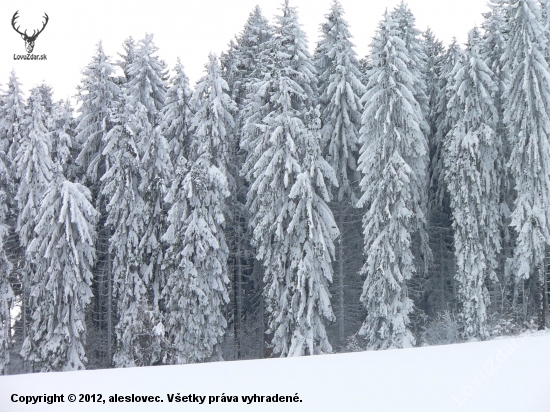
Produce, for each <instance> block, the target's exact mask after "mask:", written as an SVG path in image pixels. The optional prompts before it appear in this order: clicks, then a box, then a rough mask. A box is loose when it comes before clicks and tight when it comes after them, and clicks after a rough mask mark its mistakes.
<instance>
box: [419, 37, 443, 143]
mask: <svg viewBox="0 0 550 412" xmlns="http://www.w3.org/2000/svg"><path fill="white" fill-rule="evenodd" d="M422 37H423V49H424V54H425V56H426V61H425V64H424V79H425V83H426V97H427V99H428V116H427V118H426V120H427V122H428V125H429V127H430V137H431V139H432V141H430V152H432V149H431V147H432V146H433V136H434V135H435V133H436V130H437V124H436V119H437V106H438V103H439V101H438V97H439V86H440V83H439V80H440V78H441V65H442V60H443V52H444V51H445V49H444V47H443V43H442V42H441V41H440V40H438V39H437V38H436V37H435V34H434V32H433V31H432V29H430V28H429V27H428V29H427V30H426V31H425V32H424V33H422Z"/></svg>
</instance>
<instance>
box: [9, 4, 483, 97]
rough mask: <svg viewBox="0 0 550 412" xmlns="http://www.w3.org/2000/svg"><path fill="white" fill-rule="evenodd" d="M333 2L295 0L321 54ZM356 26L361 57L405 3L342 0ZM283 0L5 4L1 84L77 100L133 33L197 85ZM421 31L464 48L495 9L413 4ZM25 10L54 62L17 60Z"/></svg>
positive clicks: (39, 49)
mask: <svg viewBox="0 0 550 412" xmlns="http://www.w3.org/2000/svg"><path fill="white" fill-rule="evenodd" d="M331 1H332V0H291V5H292V6H297V7H298V12H299V18H300V22H301V23H302V25H303V27H304V29H305V31H306V33H307V35H308V38H309V43H310V50H313V49H314V45H315V42H316V41H317V38H318V34H319V25H320V24H321V23H322V22H323V21H324V16H325V15H326V14H327V12H328V9H329V5H330V4H331ZM340 1H341V3H342V4H343V6H344V10H345V11H346V18H347V20H348V22H349V23H350V26H351V32H352V34H353V36H354V43H355V45H356V51H357V53H358V55H359V56H360V57H363V56H364V55H365V54H367V52H368V48H369V44H370V41H371V38H372V36H373V34H374V32H375V30H376V27H377V23H378V22H379V21H380V19H381V17H382V15H383V13H384V10H385V9H386V8H389V9H392V8H393V7H395V6H396V5H397V4H398V3H399V1H400V0H340ZM281 3H282V0H232V1H229V0H193V1H191V0H179V1H176V0H147V1H146V0H134V1H126V0H110V1H107V0H90V1H86V2H84V1H74V0H73V1H61V0H58V1H48V0H40V1H38V0H35V1H24V0H20V1H12V0H2V1H1V2H0V38H1V39H2V40H1V43H0V84H1V86H2V88H3V87H4V85H5V84H6V82H7V80H8V76H9V73H10V71H11V70H12V69H15V71H16V73H17V75H18V77H19V79H20V81H21V82H22V83H23V89H24V91H25V92H26V91H27V90H28V89H29V88H30V87H32V86H34V85H37V84H39V83H41V82H42V81H43V80H44V81H45V82H46V83H47V84H49V85H51V86H52V87H53V89H54V97H55V98H56V99H63V98H66V97H69V96H74V95H75V93H76V86H77V84H79V82H80V79H81V70H82V68H83V67H84V66H86V64H88V62H89V61H90V59H91V57H92V56H93V54H94V52H95V45H96V44H97V42H98V41H99V40H102V41H103V45H104V49H105V51H106V53H107V54H109V55H110V56H114V57H116V58H118V56H117V52H122V47H121V44H122V42H123V41H124V39H125V38H127V37H129V36H132V37H134V39H141V38H143V37H144V35H145V33H153V34H154V36H155V37H154V41H155V44H156V45H157V47H159V51H158V54H159V56H160V57H161V58H162V59H164V60H165V61H166V62H167V63H168V66H169V67H170V69H172V68H173V66H174V64H175V62H176V58H177V57H178V56H179V57H180V58H181V60H182V63H183V64H184V66H185V69H186V73H187V75H188V76H189V78H190V79H191V82H192V84H194V83H195V82H196V81H197V80H198V79H199V78H200V77H201V76H202V72H203V69H204V64H205V62H206V60H207V56H208V54H209V53H210V52H214V53H216V54H218V55H219V54H220V53H221V52H222V51H224V50H226V49H227V44H228V42H229V40H230V39H231V38H233V37H234V36H235V35H236V34H237V33H239V32H240V31H241V30H242V28H243V26H244V24H245V22H246V20H247V18H248V15H249V13H250V11H251V10H252V9H253V8H254V6H255V5H257V4H258V5H259V6H260V7H261V8H262V10H263V12H264V15H265V16H266V17H268V18H269V19H271V20H273V16H274V15H275V14H279V9H280V6H281ZM408 4H409V6H410V7H411V9H412V11H413V13H414V15H415V17H416V21H417V27H418V28H419V29H420V30H425V29H426V28H427V27H428V26H429V27H431V28H432V30H433V31H434V32H435V34H436V35H437V36H438V37H439V38H440V39H441V40H443V42H444V43H445V44H448V43H449V42H450V40H451V39H452V37H456V38H457V39H458V41H459V42H460V43H464V42H465V40H466V35H467V33H468V31H469V30H470V29H471V28H473V27H474V26H475V25H480V24H481V22H482V20H483V16H482V13H483V12H485V11H487V10H488V8H487V6H486V0H409V1H408ZM16 10H19V16H20V17H19V19H18V24H19V25H20V27H21V30H22V31H24V30H25V29H28V31H27V32H28V33H29V34H30V33H32V32H33V30H34V29H38V28H40V27H41V26H42V16H43V13H44V12H46V13H47V14H48V15H49V23H48V25H47V27H46V28H45V29H44V31H43V32H42V33H41V34H40V35H39V37H38V39H37V40H36V44H35V48H34V52H33V53H34V54H39V55H40V54H46V55H47V60H46V61H22V60H18V61H14V54H26V51H25V47H24V46H25V45H24V42H23V40H22V39H21V37H20V36H19V35H18V34H17V33H16V32H15V31H14V30H13V28H12V26H11V19H12V16H13V14H14V13H15V11H16Z"/></svg>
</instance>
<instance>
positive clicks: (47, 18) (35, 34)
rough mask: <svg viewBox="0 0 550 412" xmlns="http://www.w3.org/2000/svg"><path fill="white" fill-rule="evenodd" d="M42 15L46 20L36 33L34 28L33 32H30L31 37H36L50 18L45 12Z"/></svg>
mask: <svg viewBox="0 0 550 412" xmlns="http://www.w3.org/2000/svg"><path fill="white" fill-rule="evenodd" d="M44 17H45V18H46V21H45V22H44V24H43V26H42V28H41V29H40V30H38V33H36V30H34V31H33V33H32V36H31V38H36V37H38V35H39V34H40V33H42V32H43V31H44V28H45V27H46V24H48V21H49V20H50V18H49V17H48V15H47V14H46V13H44Z"/></svg>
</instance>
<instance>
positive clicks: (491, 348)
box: [0, 332, 550, 412]
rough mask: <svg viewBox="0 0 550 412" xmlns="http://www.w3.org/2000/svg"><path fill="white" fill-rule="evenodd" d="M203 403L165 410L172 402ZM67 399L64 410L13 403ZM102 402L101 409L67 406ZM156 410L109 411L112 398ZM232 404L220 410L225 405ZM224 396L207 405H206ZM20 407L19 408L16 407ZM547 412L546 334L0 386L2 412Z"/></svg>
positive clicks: (22, 378)
mask: <svg viewBox="0 0 550 412" xmlns="http://www.w3.org/2000/svg"><path fill="white" fill-rule="evenodd" d="M178 393H179V394H180V395H181V396H187V395H192V394H195V395H201V396H206V398H205V401H204V403H203V404H202V405H201V404H198V403H176V402H172V403H170V402H169V401H168V397H167V395H168V394H174V395H177V394H178ZM296 393H297V394H298V396H299V398H300V400H301V401H302V402H297V403H290V404H288V403H280V402H278V403H267V402H265V400H266V398H264V402H263V403H250V404H246V403H245V402H243V399H242V396H248V395H254V394H257V395H264V396H273V395H276V394H278V395H292V396H294V395H295V394H296ZM13 394H17V395H18V396H30V395H34V396H37V395H44V394H47V395H52V394H58V395H61V394H63V395H64V401H65V402H64V403H57V404H53V405H48V404H44V403H36V404H34V405H31V404H29V405H25V404H24V403H13V402H11V401H10V398H11V397H12V395H13ZM69 394H76V395H77V397H78V395H79V394H101V395H102V398H103V399H102V400H105V401H106V402H105V403H103V402H101V403H95V404H94V403H79V402H78V398H77V402H75V403H69V402H68V400H67V397H68V395H69ZM115 394H117V395H123V396H127V395H130V396H131V395H132V394H134V395H140V396H141V395H152V396H159V398H158V399H159V400H163V402H162V403H160V402H159V403H155V404H153V405H151V404H150V403H110V402H109V399H108V398H109V396H113V395H115ZM222 394H224V395H226V396H227V395H230V396H238V403H235V402H231V403H226V402H221V400H222V398H221V395H222ZM216 395H218V396H220V398H219V401H218V402H213V403H211V404H209V396H216ZM21 399H24V398H21ZM195 410H197V411H198V410H208V411H343V412H351V411H362V412H385V411H399V412H408V411H422V412H452V411H476V412H477V411H480V412H490V411H495V412H497V411H498V412H543V411H550V333H548V332H547V333H542V332H540V333H535V334H533V335H532V336H529V337H522V338H516V339H501V340H495V341H490V342H482V343H466V344H460V345H449V346H438V347H429V348H417V349H406V350H391V351H382V352H363V353H353V354H343V355H329V356H317V357H303V358H294V359H269V360H259V361H241V362H220V363H211V364H202V365H187V366H163V367H152V368H132V369H118V370H100V371H82V372H64V373H49V374H31V375H18V376H7V377H0V411H1V412H12V411H13V412H17V411H29V412H39V411H52V412H53V411H55V412H62V411H76V412H79V411H161V412H162V411H195Z"/></svg>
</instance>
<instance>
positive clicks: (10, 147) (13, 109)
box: [0, 71, 25, 374]
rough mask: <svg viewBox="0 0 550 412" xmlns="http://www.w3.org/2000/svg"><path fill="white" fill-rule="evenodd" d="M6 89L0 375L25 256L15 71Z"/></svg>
mask: <svg viewBox="0 0 550 412" xmlns="http://www.w3.org/2000/svg"><path fill="white" fill-rule="evenodd" d="M6 89H7V90H5V91H3V92H2V95H1V96H0V329H1V331H0V374H1V373H8V372H9V370H8V364H9V362H10V358H9V350H10V349H11V348H14V349H15V347H17V346H18V345H20V342H18V343H17V344H16V345H13V344H12V340H13V339H14V338H15V334H13V333H12V332H14V330H12V325H11V318H10V309H11V307H12V306H13V305H14V304H15V302H16V300H18V301H21V300H22V296H20V295H19V290H21V288H15V291H14V290H13V289H12V285H14V286H15V285H16V284H18V283H19V281H20V279H18V275H19V273H18V271H17V266H18V263H19V262H20V261H22V260H23V259H24V249H22V248H21V247H19V245H18V243H19V239H18V238H17V234H16V232H15V226H16V219H17V204H16V200H15V194H16V191H17V185H16V182H17V178H16V173H15V167H14V163H13V160H14V158H15V154H16V152H17V147H18V146H19V144H20V141H21V132H22V128H23V125H22V122H23V117H24V110H25V104H24V102H23V98H22V97H21V91H20V83H19V81H18V79H17V76H16V75H15V72H14V71H12V72H11V74H10V78H9V81H8V84H7V88H6ZM18 289H19V290H18ZM16 294H17V295H16ZM21 332H22V331H21Z"/></svg>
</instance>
